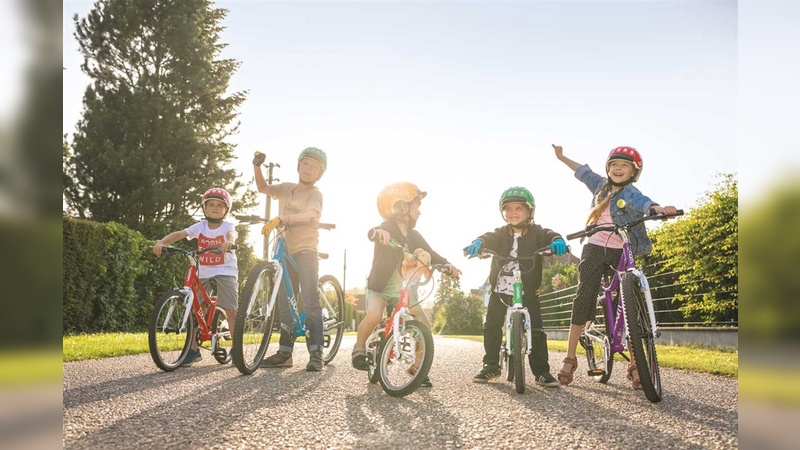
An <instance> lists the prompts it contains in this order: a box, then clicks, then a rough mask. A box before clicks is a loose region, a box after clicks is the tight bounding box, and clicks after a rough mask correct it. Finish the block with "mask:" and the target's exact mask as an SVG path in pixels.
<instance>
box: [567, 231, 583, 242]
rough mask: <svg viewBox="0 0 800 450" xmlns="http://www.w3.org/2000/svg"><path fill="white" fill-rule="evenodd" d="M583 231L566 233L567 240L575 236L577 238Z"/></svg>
mask: <svg viewBox="0 0 800 450" xmlns="http://www.w3.org/2000/svg"><path fill="white" fill-rule="evenodd" d="M584 233H585V232H584V231H578V232H577V233H572V234H568V235H567V240H568V241H571V240H573V239H575V238H579V237H581V236H583V234H584Z"/></svg>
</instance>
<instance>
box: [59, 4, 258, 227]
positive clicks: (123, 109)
mask: <svg viewBox="0 0 800 450" xmlns="http://www.w3.org/2000/svg"><path fill="white" fill-rule="evenodd" d="M226 13H227V11H226V10H224V9H218V8H212V7H211V3H210V2H209V1H207V0H137V1H127V0H100V1H98V2H97V3H96V4H95V6H94V8H93V9H92V11H90V12H89V14H88V15H87V17H85V18H83V19H80V20H79V19H78V16H77V15H76V16H75V17H74V18H73V20H74V23H75V34H74V35H75V38H76V39H77V40H78V43H79V46H80V51H81V53H82V55H83V58H84V62H83V64H82V65H81V69H82V70H83V71H84V72H85V73H86V74H87V75H88V76H89V77H91V78H92V80H93V81H92V84H91V85H90V86H89V87H87V89H86V92H85V93H84V98H83V105H84V111H83V116H82V118H81V119H80V121H79V122H78V124H77V132H76V133H75V134H74V139H73V155H72V157H71V158H70V159H69V167H68V168H67V170H68V173H69V174H70V176H71V177H72V178H73V180H74V182H73V183H71V184H70V185H68V186H67V187H66V192H65V194H66V200H67V203H68V205H69V207H70V208H71V209H72V210H73V212H74V213H76V214H77V215H78V216H80V217H91V218H92V219H94V220H95V221H100V222H107V221H112V220H113V221H117V222H121V223H123V224H125V225H127V226H128V227H130V228H133V229H136V230H139V231H142V232H143V233H145V234H146V235H161V234H163V233H164V231H165V225H164V224H162V223H168V224H171V226H166V228H167V229H169V228H172V227H174V226H175V225H176V224H184V223H188V222H190V221H191V211H193V210H196V209H194V208H196V207H197V205H198V201H199V198H200V196H201V195H202V193H203V192H204V191H205V190H206V189H208V188H209V187H212V186H218V187H224V188H227V189H228V190H229V191H231V193H232V194H234V195H235V193H236V191H237V190H238V189H239V188H240V187H241V186H242V183H240V182H237V181H235V180H236V176H237V174H236V172H235V171H234V170H233V169H225V168H224V167H225V165H226V164H228V163H230V161H231V160H232V159H233V145H232V144H230V143H228V142H226V138H228V137H229V136H230V135H231V134H233V133H235V132H236V131H237V129H238V126H239V123H238V121H236V118H237V116H238V112H237V108H238V107H239V106H240V105H241V103H242V102H243V101H244V99H245V93H244V92H234V93H231V94H228V93H227V91H228V83H229V80H230V78H231V76H232V74H233V73H234V72H235V70H236V69H237V68H238V67H239V62H237V61H235V60H232V59H222V58H220V53H221V51H222V49H223V48H225V44H221V43H219V38H220V32H221V31H222V30H223V27H222V26H221V22H222V20H223V19H224V17H225V15H226ZM253 198H254V194H253V193H250V194H249V195H248V196H246V197H245V198H244V199H243V202H236V206H249V205H250V204H252V202H253ZM242 203H243V204H242Z"/></svg>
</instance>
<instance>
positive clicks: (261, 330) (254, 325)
mask: <svg viewBox="0 0 800 450" xmlns="http://www.w3.org/2000/svg"><path fill="white" fill-rule="evenodd" d="M274 271H275V269H274V267H273V266H272V264H271V263H269V262H267V261H261V262H259V263H258V264H256V266H255V267H254V268H253V270H251V271H250V274H248V275H247V281H246V282H245V284H244V289H242V295H241V297H239V306H238V309H237V311H236V325H235V326H234V332H233V361H234V362H235V363H236V368H237V369H239V372H241V373H243V374H245V375H249V374H251V373H253V372H255V370H256V369H257V368H258V365H259V364H261V359H262V358H264V353H265V352H266V351H267V347H269V342H270V339H271V338H272V332H273V330H272V323H273V322H274V320H275V313H276V312H277V310H276V309H273V310H272V311H271V313H269V314H268V313H267V310H268V307H269V302H270V297H271V296H272V289H273V287H274V285H273V282H272V278H273V275H274Z"/></svg>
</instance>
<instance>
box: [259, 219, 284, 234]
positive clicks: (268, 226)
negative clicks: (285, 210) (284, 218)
mask: <svg viewBox="0 0 800 450" xmlns="http://www.w3.org/2000/svg"><path fill="white" fill-rule="evenodd" d="M280 224H281V219H280V217H275V218H272V219H270V221H269V222H267V223H265V224H264V228H262V229H261V234H263V235H264V236H269V234H270V233H272V230H274V229H275V228H278V225H280Z"/></svg>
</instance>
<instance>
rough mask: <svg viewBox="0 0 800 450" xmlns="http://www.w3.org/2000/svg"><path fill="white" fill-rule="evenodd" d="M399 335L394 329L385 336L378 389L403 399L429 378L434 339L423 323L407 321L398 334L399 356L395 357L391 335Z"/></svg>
mask: <svg viewBox="0 0 800 450" xmlns="http://www.w3.org/2000/svg"><path fill="white" fill-rule="evenodd" d="M401 328H402V326H401ZM398 332H400V330H394V331H392V333H390V334H389V336H387V337H386V341H385V343H384V345H383V348H382V349H381V354H380V357H379V359H378V371H379V374H380V382H381V387H382V388H383V390H384V391H386V393H387V394H389V395H391V396H392V397H405V396H406V395H408V394H410V393H412V392H414V391H416V390H417V388H418V387H419V385H420V383H422V381H423V380H425V378H426V377H427V376H428V372H429V371H430V369H431V364H432V363H433V336H431V332H430V331H429V330H428V329H427V328H426V327H425V325H423V324H422V322H419V321H417V320H408V321H406V322H405V329H404V330H402V333H401V334H400V354H396V352H395V348H394V335H395V334H396V333H398ZM415 364H416V365H415Z"/></svg>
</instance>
